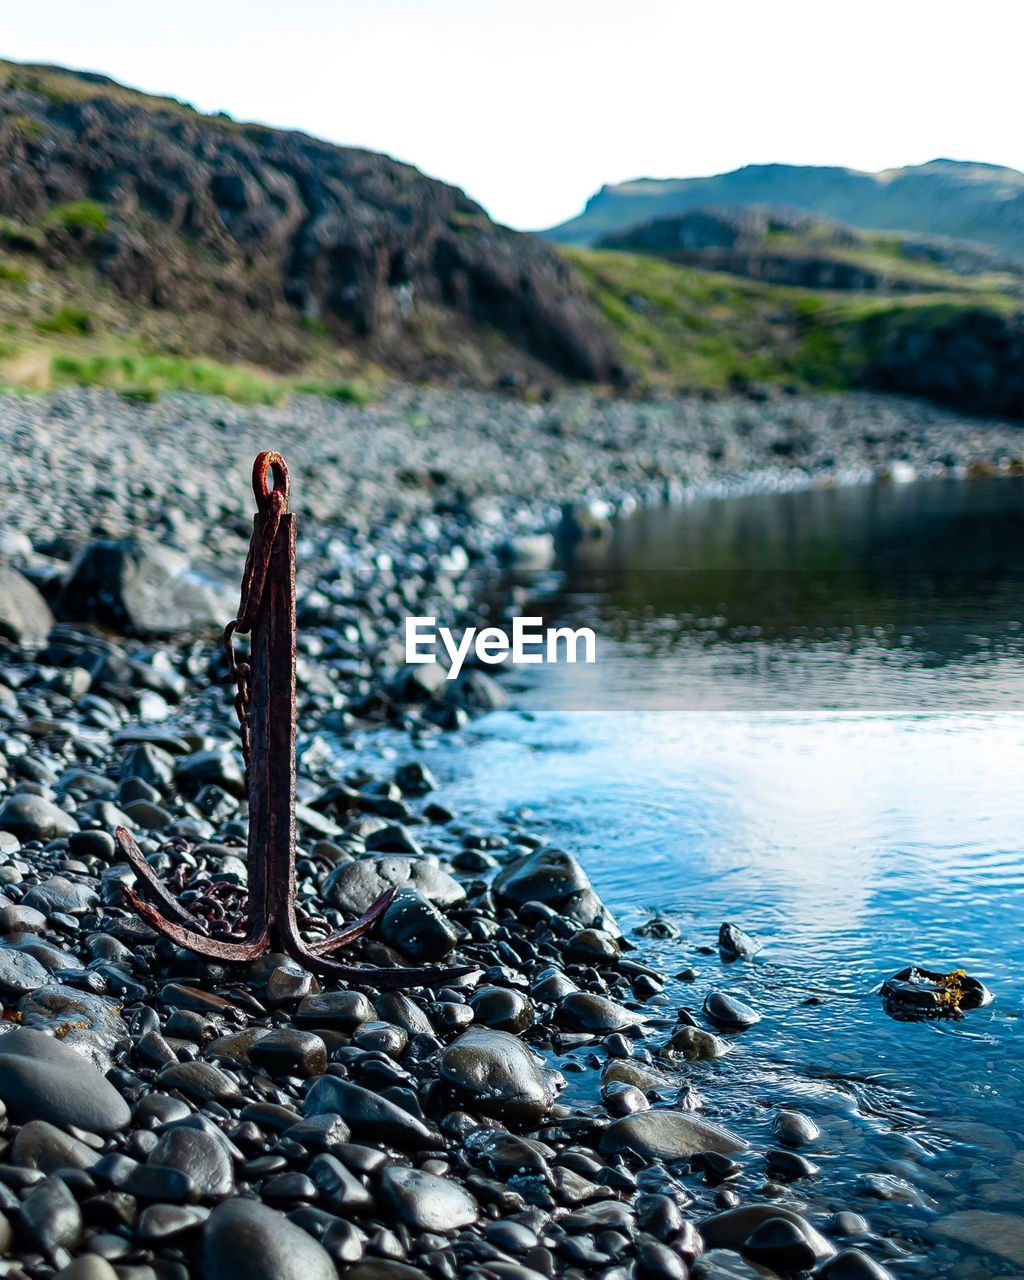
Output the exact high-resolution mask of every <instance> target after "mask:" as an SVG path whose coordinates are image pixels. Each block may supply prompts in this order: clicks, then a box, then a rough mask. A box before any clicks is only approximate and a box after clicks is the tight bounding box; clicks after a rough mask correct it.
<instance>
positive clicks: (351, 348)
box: [0, 62, 623, 385]
mask: <svg viewBox="0 0 1024 1280" xmlns="http://www.w3.org/2000/svg"><path fill="white" fill-rule="evenodd" d="M0 215H2V220H0V252H2V253H3V254H4V257H3V258H2V259H0V286H2V289H0V295H2V296H0V322H2V324H3V328H4V330H5V331H6V333H7V334H10V333H11V332H12V331H14V332H15V333H16V334H21V333H22V332H24V333H28V334H30V335H31V334H34V335H35V339H36V340H38V341H43V340H44V339H43V337H41V335H44V336H45V340H46V341H48V342H51V343H52V342H54V341H55V340H58V339H60V340H62V341H64V340H66V341H71V339H75V340H76V341H77V340H78V339H81V341H82V343H84V344H85V345H86V346H87V347H88V348H89V350H90V351H92V352H93V353H94V355H95V357H96V358H101V357H102V358H104V359H105V358H108V357H107V356H106V355H104V354H103V353H104V352H107V351H110V352H113V353H115V354H117V353H121V354H122V355H123V356H124V358H133V353H134V355H136V356H138V357H139V358H141V356H142V353H145V352H152V351H154V350H159V351H164V352H168V353H176V354H179V355H183V356H212V357H215V358H217V359H220V360H227V361H248V362H251V363H253V364H258V365H260V366H263V367H269V368H271V369H277V370H282V371H289V370H302V369H305V368H307V367H314V366H315V367H320V368H335V367H341V366H343V365H345V364H346V362H347V364H348V365H351V366H353V367H355V366H358V365H359V363H360V362H364V363H366V364H367V365H370V366H377V367H382V368H384V369H385V370H387V371H390V372H393V373H398V374H401V375H405V376H409V377H413V378H431V377H443V378H451V379H455V380H459V381H466V382H474V383H477V384H484V385H492V384H493V383H494V382H495V381H499V380H504V381H505V382H507V383H510V384H512V385H516V384H520V383H525V382H528V381H537V380H539V381H542V382H543V381H545V380H547V381H550V380H552V379H554V380H556V381H557V380H558V379H561V378H578V379H585V380H589V381H597V382H615V381H616V380H618V379H620V378H621V377H622V376H623V369H622V365H621V358H620V355H619V352H618V348H617V344H616V341H615V338H614V335H613V334H612V332H611V330H610V328H609V326H608V325H607V324H606V323H605V321H604V320H603V319H602V317H601V316H600V314H599V312H598V310H597V308H596V307H595V305H594V303H593V302H592V300H591V298H590V296H589V295H588V293H587V291H586V290H585V288H584V287H583V285H582V284H581V282H580V280H579V278H578V276H577V274H576V272H575V271H574V269H573V267H572V266H571V265H570V264H569V263H568V262H567V261H566V259H565V258H564V257H563V256H562V255H561V254H559V253H558V252H557V251H556V250H555V249H553V248H552V247H551V246H550V245H548V244H546V243H545V242H543V241H541V240H539V239H537V238H535V237H533V236H529V235H525V234H520V233H517V232H513V231H510V230H508V229H507V228H504V227H501V226H498V225H496V224H495V223H494V222H492V221H491V220H490V218H488V216H487V215H486V213H485V212H484V211H483V209H482V208H481V207H480V206H479V205H477V204H476V203H474V202H473V201H472V200H470V199H469V198H468V197H467V196H466V195H465V194H464V193H463V192H462V191H460V190H458V189H456V188H455V187H451V186H448V185H446V184H445V183H443V182H437V181H434V180H432V179H430V178H427V177H425V176H424V175H423V174H421V173H420V172H419V171H418V170H416V169H414V168H413V167H412V166H410V165H407V164H400V163H398V162H396V161H394V160H392V159H390V158H388V157H387V156H383V155H378V154H375V153H373V152H369V151H363V150H358V149H355V148H351V147H339V146H333V145H331V144H330V143H327V142H323V141H320V140H319V139H317V138H313V137H309V136H307V135H305V134H302V133H296V132H290V131H286V130H281V129H273V128H268V127H265V126H263V125H259V124H243V123H236V122H235V121H234V120H232V119H230V118H229V117H227V116H223V115H218V116H206V115H202V114H200V113H198V112H197V111H195V110H193V109H192V108H191V107H189V106H187V105H185V104H183V103H180V102H178V101H176V100H174V99H170V98H157V97H152V96H149V95H146V94H143V93H140V92H136V91H134V90H132V89H128V88H126V87H125V86H123V85H120V84H118V83H116V82H115V81H113V80H110V79H108V78H106V77H104V76H99V75H94V74H91V73H87V72H76V71H70V70H67V69H65V68H62V67H50V66H29V65H20V64H15V63H9V62H7V63H0ZM12 345H13V346H15V347H17V346H18V342H17V340H16V339H15V340H12V341H7V340H5V347H7V348H8V350H6V351H3V352H0V355H6V356H7V357H8V358H12V353H11V351H10V350H9V348H10V347H11V346H12ZM29 345H31V343H29ZM13 354H14V356H16V357H17V358H21V359H25V358H27V356H26V353H25V352H24V351H21V350H18V351H15V352H14V353H13ZM109 358H114V357H113V356H111V357H109ZM118 358H120V357H118Z"/></svg>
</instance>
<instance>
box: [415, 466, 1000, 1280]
mask: <svg viewBox="0 0 1024 1280" xmlns="http://www.w3.org/2000/svg"><path fill="white" fill-rule="evenodd" d="M528 593H529V588H527V594H528ZM536 611H538V610H537V608H531V612H536ZM543 612H544V613H545V614H546V616H547V619H548V620H549V621H551V620H555V619H557V620H559V621H561V622H565V621H569V620H571V621H573V622H574V623H576V624H582V623H586V624H588V625H591V626H593V627H594V629H595V631H596V632H597V635H598V662H597V664H596V665H595V666H594V667H580V666H577V667H569V666H560V667H557V668H554V667H533V668H529V669H523V668H519V669H517V671H516V672H514V673H511V674H510V676H509V684H510V686H511V687H512V688H513V689H514V690H515V698H514V709H512V710H509V711H505V712H500V713H497V714H494V715H492V716H490V717H488V718H486V719H485V720H483V721H480V722H477V723H476V724H474V726H473V727H472V728H471V729H470V730H468V731H467V733H466V734H465V735H464V737H465V738H468V739H469V740H470V741H471V742H472V743H475V744H476V748H475V749H470V750H468V751H466V750H463V749H462V747H461V746H460V745H458V744H456V743H454V742H452V741H451V740H448V741H447V742H446V743H443V744H441V745H439V746H438V747H437V748H436V750H435V752H434V756H433V759H432V761H431V763H432V767H433V768H434V769H435V771H436V772H439V773H440V774H442V775H443V776H444V778H445V782H446V788H445V801H446V803H450V804H452V805H453V806H454V807H455V808H456V809H457V810H458V811H459V813H460V815H462V816H464V817H467V818H470V819H471V818H472V817H473V815H474V814H476V815H479V816H480V818H481V819H485V818H486V819H490V818H491V817H492V816H493V815H494V814H495V813H496V812H499V811H521V810H523V809H528V810H530V811H531V812H532V814H533V819H532V821H533V822H534V823H535V824H536V826H537V827H538V828H539V829H541V830H543V831H544V833H545V835H546V836H547V837H549V838H550V839H551V840H552V841H553V842H557V843H559V844H560V845H562V846H563V847H566V848H569V849H571V850H572V851H573V852H575V853H577V854H578V855H579V856H580V858H581V859H582V861H583V862H584V864H585V866H586V868H587V870H588V871H589V873H590V875H591V877H592V879H593V880H594V882H595V884H596V886H597V888H598V890H599V891H600V892H601V894H602V896H603V897H604V899H605V901H606V902H607V903H608V905H609V906H610V907H611V908H612V909H613V910H614V911H615V912H616V913H617V914H618V916H619V918H620V921H621V923H622V924H623V925H624V927H626V928H627V930H628V929H629V928H631V927H635V926H636V925H637V924H639V923H640V922H642V920H643V919H644V917H645V914H646V912H647V910H648V909H656V910H658V911H661V912H664V913H666V914H668V915H670V916H671V917H672V919H673V920H674V921H675V922H676V923H677V924H678V925H679V926H680V927H681V929H682V931H683V940H682V941H680V942H676V943H651V942H643V943H641V944H640V945H641V946H642V947H643V949H644V952H645V954H646V955H648V956H650V957H651V958H656V959H657V960H658V961H659V963H660V964H662V965H663V966H664V967H665V968H666V970H667V971H668V972H670V973H674V972H676V971H678V970H679V969H680V968H681V967H683V966H685V965H690V964H692V965H694V966H695V967H696V968H697V969H698V970H699V974H698V978H697V980H696V982H695V983H693V984H686V983H682V982H674V983H672V984H670V987H669V989H668V990H669V995H670V997H671V1001H670V1009H671V1008H675V1007H677V1006H678V1005H680V1004H685V1005H687V1006H688V1007H690V1008H691V1009H694V1010H695V1011H696V1010H699V1007H700V1004H701V1001H702V1000H703V997H704V994H705V993H706V992H707V990H709V989H710V988H711V987H722V988H726V989H730V990H734V991H737V992H739V991H746V992H747V993H748V994H749V995H750V997H751V998H752V1000H753V1001H754V1002H755V1003H756V1005H757V1006H758V1007H759V1008H760V1009H761V1011H762V1012H763V1013H764V1015H765V1016H764V1019H763V1021H762V1022H761V1023H760V1025H759V1026H757V1027H755V1028H753V1029H752V1030H751V1031H748V1032H746V1033H745V1034H744V1035H743V1036H742V1037H737V1038H736V1039H737V1045H736V1049H735V1051H734V1052H733V1053H732V1054H731V1055H730V1056H729V1057H728V1058H726V1059H724V1060H723V1061H722V1062H721V1063H719V1064H712V1065H710V1066H708V1067H701V1069H700V1070H699V1071H697V1070H695V1072H694V1081H695V1083H696V1084H697V1085H698V1087H699V1088H700V1090H701V1092H702V1093H703V1094H704V1095H705V1096H706V1099H707V1108H708V1111H709V1113H711V1114H713V1115H717V1116H720V1117H722V1118H723V1119H726V1120H727V1121H728V1122H730V1123H733V1124H735V1125H736V1126H738V1127H739V1128H740V1129H741V1130H742V1131H743V1132H744V1133H745V1134H747V1135H748V1136H750V1137H752V1138H753V1139H755V1141H756V1142H757V1143H758V1144H759V1146H760V1149H762V1150H763V1147H764V1145H765V1142H766V1139H765V1134H766V1133H767V1117H768V1111H767V1108H768V1107H769V1106H770V1105H773V1104H776V1103H779V1102H787V1101H788V1102H792V1103H794V1104H796V1105H799V1106H800V1107H801V1108H803V1109H804V1110H806V1111H808V1112H809V1113H812V1114H814V1115H815V1116H816V1118H817V1119H818V1120H819V1123H820V1125H821V1127H822V1130H823V1134H824V1138H823V1141H822V1143H821V1145H820V1147H819V1148H818V1149H817V1150H816V1151H815V1152H814V1153H811V1154H813V1156H814V1158H815V1160H816V1161H817V1162H818V1163H819V1164H820V1166H821V1169H822V1172H821V1175H820V1176H819V1177H818V1178H816V1179H814V1180H813V1182H811V1183H804V1184H801V1185H799V1186H795V1187H794V1188H793V1192H792V1194H793V1197H794V1202H795V1203H800V1202H801V1201H803V1202H805V1203H806V1204H807V1206H808V1207H809V1209H810V1210H811V1211H817V1212H820V1213H826V1212H828V1211H831V1210H836V1209H839V1208H851V1209H855V1210H856V1211H858V1212H860V1213H863V1214H864V1215H865V1216H866V1217H867V1218H868V1219H869V1222H870V1224H871V1227H872V1229H873V1231H875V1232H877V1233H879V1234H880V1235H881V1236H883V1237H885V1238H886V1240H884V1241H883V1242H882V1243H881V1245H876V1246H875V1248H874V1251H875V1254H876V1256H879V1257H885V1255H886V1253H887V1252H888V1253H889V1254H891V1255H892V1256H891V1257H890V1258H889V1259H888V1262H887V1265H889V1266H890V1268H891V1269H892V1270H893V1272H894V1273H895V1274H896V1275H898V1276H908V1277H909V1276H931V1275H943V1274H953V1273H955V1274H957V1275H959V1276H984V1275H997V1274H998V1275H1013V1274H1018V1273H1021V1272H1024V1222H1021V1221H1019V1220H1017V1221H1016V1225H1015V1221H1014V1220H1015V1219H1016V1215H1017V1214H1018V1212H1019V1210H1020V1205H1021V1203H1022V1201H1024V1140H1022V1136H1021V1129H1022V1127H1024V1124H1022V1110H1021V1104H1022V1101H1024V1068H1022V1065H1021V1062H1020V1048H1021V1041H1020V1039H1019V1035H1020V1031H1019V1028H1020V1015H1021V1011H1022V993H1024V892H1022V890H1024V788H1022V786H1021V782H1022V779H1024V632H1022V630H1021V627H1020V622H1021V620H1022V619H1024V482H1022V481H1021V480H1019V479H993V480H975V481H949V482H938V481H927V482H919V483H916V484H910V485H901V486H885V487H881V486H879V487H864V488H856V489H847V490H815V491H809V492H805V493H791V494H783V495H760V496H752V497H746V498H733V499H728V500H723V501H716V502H706V503H695V504H692V505H690V506H685V507H673V508H662V509H657V510H645V511H642V512H639V513H637V514H635V515H633V516H632V517H630V518H629V519H627V520H624V521H621V522H620V523H619V525H618V527H617V528H616V530H615V534H614V537H613V538H612V539H610V540H609V541H606V542H603V543H601V544H599V545H597V546H593V547H589V548H587V550H586V555H585V556H584V557H583V558H582V559H579V558H578V559H577V562H576V564H575V565H574V566H572V567H570V568H569V569H567V571H566V572H565V573H564V575H563V576H562V578H561V579H560V583H559V588H558V590H556V592H555V593H554V594H552V595H550V596H549V597H548V598H547V599H546V600H545V602H544V605H543ZM725 919H730V920H734V921H736V922H738V923H740V924H742V926H743V927H744V928H745V929H747V930H748V931H749V932H752V933H754V934H756V935H757V936H758V937H759V938H760V939H762V940H763V941H764V943H765V946H764V949H763V951H762V952H761V954H760V955H759V956H758V957H757V959H756V960H755V961H754V962H753V963H740V964H737V965H732V966H725V965H723V964H722V962H721V961H720V960H719V958H718V955H717V953H716V952H715V953H712V954H706V953H702V952H700V951H699V950H698V948H700V947H702V946H713V944H714V942H715V940H716V937H717V929H718V924H719V922H720V921H722V920H725ZM909 963H918V964H922V965H925V966H927V967H932V968H938V969H943V970H947V969H952V968H956V967H962V968H965V969H966V970H967V971H968V972H969V973H971V974H973V975H975V976H977V977H979V978H981V979H982V980H983V981H984V982H985V983H986V984H987V985H988V986H989V987H990V988H991V989H992V990H993V991H994V993H995V997H996V999H995V1002H994V1004H993V1005H992V1006H991V1007H990V1008H989V1009H986V1010H981V1011H977V1012H974V1013H972V1014H969V1015H968V1016H967V1017H965V1018H964V1019H963V1020H962V1021H960V1022H946V1023H941V1024H937V1023H902V1022H896V1021H893V1020H892V1019H890V1018H889V1017H887V1016H886V1014H885V1013H884V1012H883V1010H882V1007H881V1002H880V999H879V997H878V995H877V993H876V990H875V989H876V988H877V985H878V984H879V983H880V982H881V981H882V980H883V979H884V978H885V977H886V976H887V975H889V974H891V973H893V972H895V971H896V970H897V969H899V968H902V967H903V966H905V965H907V964H909ZM809 999H811V1000H812V1002H811V1003H808V1000H809ZM588 1074H589V1073H584V1074H583V1076H573V1077H572V1080H573V1089H574V1090H575V1091H577V1092H579V1091H585V1090H586V1089H587V1088H588V1087H590V1088H591V1089H592V1086H593V1081H592V1080H590V1081H588V1079H587V1078H586V1077H587V1075H588ZM762 1182H763V1166H761V1167H760V1168H758V1167H757V1158H755V1159H754V1161H752V1163H751V1169H750V1171H749V1174H745V1175H744V1181H743V1184H742V1187H743V1188H744V1189H747V1188H749V1189H750V1190H751V1191H754V1190H755V1189H756V1188H757V1187H758V1186H759V1185H760V1184H761V1183H762ZM965 1210H967V1211H971V1210H973V1211H977V1210H982V1211H985V1212H986V1213H990V1214H998V1215H1000V1217H999V1218H995V1217H986V1218H984V1219H978V1218H970V1219H964V1218H960V1217H954V1216H951V1215H954V1214H959V1213H961V1212H963V1211H965ZM1002 1215H1013V1218H1004V1217H1003V1216H1002ZM950 1233H953V1234H952V1235H951V1234H950ZM959 1236H962V1237H965V1238H966V1240H967V1241H968V1242H969V1243H964V1242H962V1241H961V1240H960V1239H957V1238H954V1237H959Z"/></svg>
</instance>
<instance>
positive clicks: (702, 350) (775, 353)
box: [563, 248, 1019, 391]
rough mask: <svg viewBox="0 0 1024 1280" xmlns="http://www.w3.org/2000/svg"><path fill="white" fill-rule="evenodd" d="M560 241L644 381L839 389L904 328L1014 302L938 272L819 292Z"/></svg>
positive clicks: (864, 371) (861, 376)
mask: <svg viewBox="0 0 1024 1280" xmlns="http://www.w3.org/2000/svg"><path fill="white" fill-rule="evenodd" d="M563 251H564V252H565V254H566V256H567V257H568V258H569V259H570V261H572V262H573V263H574V264H575V266H576V267H577V269H578V270H579V272H580V274H581V275H582V276H583V279H584V283H585V284H586V285H587V287H588V289H589V291H590V292H591V294H592V296H593V297H594V299H595V301H596V303H597V305H598V306H599V307H600V309H601V311H602V313H603V314H604V316H605V318H606V319H607V320H608V322H609V323H610V324H611V326H612V327H613V328H614V329H615V331H616V333H617V335H618V337H619V340H620V342H621V344H622V347H623V351H624V353H625V355H626V358H627V360H628V361H629V363H630V364H631V365H632V366H633V367H634V368H635V369H636V370H638V372H639V374H640V387H641V389H669V390H674V391H681V390H704V389H707V390H722V389H726V388H728V387H730V386H736V385H742V384H750V383H768V384H770V383H786V384H790V385H794V386H799V387H805V388H806V387H817V388H821V389H828V390H842V389H845V388H847V387H851V386H857V385H863V383H864V382H865V380H866V378H867V375H868V372H869V370H870V366H871V363H872V361H873V360H874V359H875V358H876V357H877V355H878V353H879V351H880V350H881V349H882V347H883V346H884V344H885V342H886V340H887V339H888V338H889V337H890V336H891V335H892V334H894V333H895V332H897V331H898V330H899V329H901V328H906V327H913V328H916V329H919V330H926V329H929V328H932V327H936V326H940V325H942V324H944V323H946V322H948V320H949V319H950V317H952V316H955V315H960V316H963V315H964V314H965V313H967V312H968V311H970V310H971V309H972V308H981V309H991V310H995V311H998V312H1002V313H1006V312H1009V311H1012V310H1013V308H1014V307H1015V306H1017V305H1019V304H1018V303H1017V302H1016V301H1015V300H1014V299H1013V298H1012V297H1008V296H1005V295H1001V294H999V293H997V292H991V293H989V292H985V291H983V290H981V289H980V288H974V289H969V288H964V282H963V281H962V280H960V279H959V278H958V277H948V276H947V277H946V279H947V281H948V282H949V283H951V284H952V285H953V286H954V288H953V289H951V290H950V291H949V292H948V293H936V292H928V293H921V294H899V295H892V294H882V293H858V292H826V291H811V290H806V289H798V288H792V287H790V286H786V285H771V284H765V283H763V282H760V281H756V280H749V279H745V278H741V277H738V276H731V275H727V274H725V273H723V272H715V271H706V270H701V269H698V268H695V267H689V266H683V265H681V264H679V263H674V262H669V261H666V260H664V259H661V258H655V257H647V256H642V255H638V254H630V253H622V252H611V251H604V250H596V249H577V248H566V249H564V250H563ZM957 286H959V288H957Z"/></svg>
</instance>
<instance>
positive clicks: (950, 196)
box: [545, 160, 1024, 259]
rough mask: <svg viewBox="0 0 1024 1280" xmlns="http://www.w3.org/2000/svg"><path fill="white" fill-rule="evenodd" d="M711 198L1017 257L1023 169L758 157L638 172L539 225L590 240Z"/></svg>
mask: <svg viewBox="0 0 1024 1280" xmlns="http://www.w3.org/2000/svg"><path fill="white" fill-rule="evenodd" d="M709 205H710V206H715V205H773V206H775V207H789V208H793V209H800V210H804V211H806V212H810V213H815V214H818V215H820V216H822V217H826V218H833V219H836V220H838V221H840V222H847V223H851V224H852V225H854V226H857V227H864V228H867V229H870V230H883V231H884V230H889V231H913V232H920V233H923V234H925V235H943V236H951V237H953V238H955V239H958V240H974V241H977V242H978V243H980V244H986V245H991V246H992V247H994V248H996V249H998V250H1000V252H1002V253H1004V254H1009V255H1011V256H1013V257H1016V258H1021V259H1024V173H1018V172H1017V171H1016V170H1015V169H1004V168H1000V167H999V166H998V165H989V164H968V163H964V162H961V161H956V160H933V161H931V162H930V163H929V164H923V165H911V166H909V167H907V168H904V169H889V170H885V171H884V172H882V173H862V172H860V171H858V170H856V169H842V168H830V167H829V168H827V167H818V166H814V165H785V164H766V165H746V166H744V167H743V168H742V169H736V170H734V171H733V172H731V173H722V174H716V175H715V176H714V177H710V178H669V179H653V178H640V179H637V180H636V181H634V182H623V183H619V184H617V185H614V186H605V187H602V188H601V190H600V191H598V192H597V193H596V194H595V195H594V196H592V197H591V198H590V200H588V201H587V205H586V208H585V209H584V211H583V212H582V213H581V214H580V215H579V216H578V217H576V218H573V219H571V220H570V221H569V222H564V223H562V224H561V226H558V227H552V228H551V230H550V231H548V232H546V233H545V234H546V235H547V236H548V238H549V239H552V240H556V241H558V242H560V243H563V244H579V245H590V244H594V243H596V242H597V241H598V240H599V239H600V238H601V237H602V236H606V235H610V234H612V233H614V232H617V231H623V230H625V229H626V228H627V227H630V226H633V225H635V224H636V223H638V222H647V221H649V220H651V219H652V218H662V217H666V216H667V215H669V214H674V213H680V212H682V211H683V210H685V209H695V208H699V207H701V206H709Z"/></svg>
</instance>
